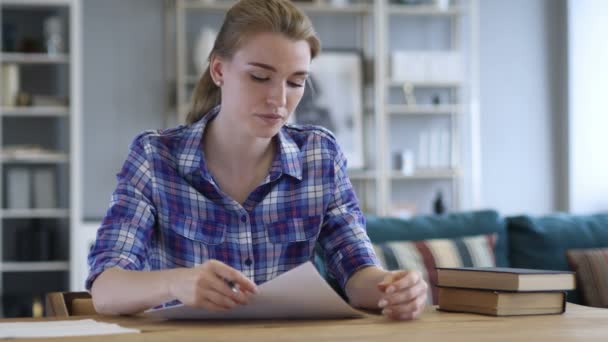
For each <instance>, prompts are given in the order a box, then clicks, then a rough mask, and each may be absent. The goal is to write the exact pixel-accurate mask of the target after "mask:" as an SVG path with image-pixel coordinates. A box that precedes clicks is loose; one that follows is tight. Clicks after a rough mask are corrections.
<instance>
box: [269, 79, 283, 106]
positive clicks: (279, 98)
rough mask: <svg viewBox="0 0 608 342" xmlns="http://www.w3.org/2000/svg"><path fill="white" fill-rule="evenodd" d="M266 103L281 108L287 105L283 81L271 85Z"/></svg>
mask: <svg viewBox="0 0 608 342" xmlns="http://www.w3.org/2000/svg"><path fill="white" fill-rule="evenodd" d="M268 103H269V104H271V105H273V106H275V107H276V108H283V107H285V106H286V105H287V88H286V86H285V84H284V83H281V84H279V85H276V86H273V87H272V89H271V90H270V94H269V95H268Z"/></svg>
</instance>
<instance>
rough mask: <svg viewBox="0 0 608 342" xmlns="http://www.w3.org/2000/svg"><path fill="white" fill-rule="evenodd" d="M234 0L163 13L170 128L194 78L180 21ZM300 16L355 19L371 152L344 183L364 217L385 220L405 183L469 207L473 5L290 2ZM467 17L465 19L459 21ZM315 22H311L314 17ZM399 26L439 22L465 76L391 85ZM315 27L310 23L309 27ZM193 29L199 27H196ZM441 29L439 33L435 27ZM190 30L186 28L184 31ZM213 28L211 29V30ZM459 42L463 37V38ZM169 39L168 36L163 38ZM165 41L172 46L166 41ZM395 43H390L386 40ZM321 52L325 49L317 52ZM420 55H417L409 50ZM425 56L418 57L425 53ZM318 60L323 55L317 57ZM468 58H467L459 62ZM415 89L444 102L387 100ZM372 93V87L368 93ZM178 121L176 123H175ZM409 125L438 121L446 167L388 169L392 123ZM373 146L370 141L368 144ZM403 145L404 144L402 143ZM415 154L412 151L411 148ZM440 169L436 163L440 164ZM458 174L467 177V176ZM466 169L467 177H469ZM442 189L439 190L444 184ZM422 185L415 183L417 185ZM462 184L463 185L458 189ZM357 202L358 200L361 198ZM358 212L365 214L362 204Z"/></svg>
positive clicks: (194, 1)
mask: <svg viewBox="0 0 608 342" xmlns="http://www.w3.org/2000/svg"><path fill="white" fill-rule="evenodd" d="M234 3H235V1H223V0H216V1H213V0H176V1H175V7H172V8H171V10H170V11H168V12H167V13H168V15H173V16H174V18H175V23H176V25H175V27H176V36H175V40H174V41H175V42H176V45H175V48H173V47H172V46H171V45H169V47H170V48H172V50H171V51H169V53H173V54H175V65H174V66H172V68H173V67H174V69H175V73H176V75H175V80H176V83H175V84H176V94H177V101H176V102H177V103H178V104H179V105H178V106H177V107H178V108H171V109H170V112H172V113H175V112H176V113H177V114H175V115H176V116H177V119H175V118H174V119H173V120H168V121H169V122H178V123H182V122H184V118H185V113H186V112H187V109H188V103H189V91H190V90H191V89H192V88H193V87H194V86H195V85H196V83H197V82H198V79H199V76H198V75H194V74H192V72H190V71H188V70H191V69H190V68H189V67H188V63H189V58H188V56H190V55H191V53H192V46H189V44H190V43H189V42H188V40H187V39H188V38H187V35H188V34H191V33H192V32H189V33H188V31H187V27H188V26H187V22H188V20H191V18H190V16H189V14H191V13H192V12H193V11H197V12H196V13H198V12H206V13H207V14H215V15H219V16H221V15H222V14H223V13H224V12H225V11H226V10H228V9H229V8H230V6H232V5H233V4H234ZM296 4H297V5H298V6H299V7H300V8H301V9H303V10H304V11H305V12H306V13H307V14H309V15H310V16H311V17H312V16H318V15H322V16H335V17H336V18H338V17H340V18H342V17H343V16H351V17H353V18H354V20H356V25H355V27H354V28H353V29H354V30H358V33H357V37H358V39H359V42H358V43H357V44H358V45H357V46H355V47H354V48H355V49H357V50H362V51H363V55H364V56H365V58H366V62H367V63H366V64H367V65H370V66H372V68H373V71H372V72H370V73H369V74H371V76H372V80H368V82H370V83H371V84H369V83H368V84H366V86H368V88H369V89H371V90H372V93H373V94H372V96H371V97H367V98H366V99H365V100H364V111H363V112H364V117H366V119H365V120H366V121H365V122H366V123H367V124H372V125H373V129H372V132H371V133H370V132H365V131H364V134H365V137H364V141H365V142H366V144H373V146H375V148H374V149H373V150H372V151H369V150H371V149H366V158H365V159H366V161H368V162H369V164H371V165H369V164H368V165H367V167H368V168H367V169H364V170H356V169H355V170H349V171H348V174H349V178H350V180H351V181H352V182H353V184H354V185H355V188H356V189H364V190H363V192H364V193H365V194H364V195H363V196H360V200H361V201H362V202H367V203H368V204H371V206H369V205H368V206H367V208H368V209H371V210H370V211H371V212H373V213H376V214H380V215H386V214H389V213H390V207H391V203H392V201H393V197H394V192H395V191H397V190H396V189H397V188H399V186H397V185H402V184H409V183H408V182H411V183H415V182H423V183H424V184H426V183H429V182H430V183H432V182H445V183H448V184H449V192H450V193H451V196H450V197H449V202H450V203H449V204H450V210H459V209H464V208H467V207H470V206H471V203H472V202H474V201H470V200H469V199H470V198H471V197H474V195H472V194H470V193H467V194H465V193H464V192H468V191H474V190H473V188H475V187H476V185H475V184H474V182H475V181H476V180H475V179H476V177H474V176H473V174H475V172H476V169H475V167H476V165H478V162H476V161H475V160H474V159H475V158H476V157H478V154H476V153H474V152H473V151H472V147H471V146H470V142H469V143H467V141H470V140H474V139H473V138H470V135H471V134H475V132H477V130H476V129H475V128H474V127H471V126H470V125H472V124H473V123H472V122H474V121H475V120H472V119H471V117H475V116H476V115H478V113H477V112H476V111H477V110H478V109H477V106H475V99H476V98H477V92H478V84H477V83H478V81H477V79H476V76H475V75H476V74H475V70H476V69H477V66H476V65H475V64H476V63H477V61H478V59H477V58H476V54H477V50H476V49H477V42H476V39H477V34H478V32H477V30H478V29H477V28H476V26H475V24H476V23H477V18H476V17H477V15H478V14H477V13H478V10H477V8H478V6H479V5H478V0H453V1H451V6H450V7H448V8H446V9H442V8H439V7H438V6H435V5H433V4H432V3H431V4H429V2H425V4H422V5H405V4H403V5H402V4H395V3H393V2H392V1H389V0H368V1H365V0H357V1H351V2H350V3H349V4H347V5H345V6H340V7H336V6H334V5H332V3H331V1H324V0H315V1H312V2H297V3H296ZM465 18H466V20H465ZM313 19H314V18H313ZM399 20H406V21H415V22H423V21H424V20H429V21H432V22H437V21H446V22H448V23H449V24H448V25H447V27H449V28H450V32H449V33H448V35H449V46H446V47H442V49H443V50H446V51H450V52H453V53H456V54H457V55H458V56H459V57H463V58H462V60H463V61H464V63H468V64H467V67H466V68H465V69H466V70H465V75H464V76H463V78H462V79H460V80H458V81H456V80H453V79H450V80H448V79H446V80H441V79H437V78H436V77H434V78H433V79H432V80H426V81H420V80H417V81H414V80H412V81H408V80H401V79H395V78H393V77H392V76H391V74H390V70H389V69H390V56H391V52H392V49H393V47H392V46H391V44H392V41H391V38H394V37H393V36H394V35H399V32H391V31H394V30H395V27H391V23H392V22H393V21H399ZM313 21H314V20H313ZM200 25H201V26H202V25H204V23H203V22H201V23H200ZM429 27H430V26H427V25H420V26H419V27H417V28H416V29H417V30H420V32H421V33H424V31H425V30H427V29H429ZM442 27H445V26H442ZM189 29H190V30H191V29H192V27H190V28H189ZM216 29H217V27H216ZM319 33H320V35H321V40H322V42H323V41H324V38H323V32H319ZM463 35H466V37H465V36H463ZM169 38H171V37H169ZM169 38H168V39H167V41H168V42H172V39H169ZM393 40H394V39H393ZM324 47H327V45H324ZM414 51H416V52H421V51H420V50H414ZM424 51H425V50H422V52H424ZM428 51H429V52H431V51H437V47H436V46H435V47H434V48H429V49H428ZM321 53H323V52H321ZM467 56H471V58H466V57H467ZM405 85H407V86H408V87H410V88H412V89H414V91H416V92H427V93H428V92H435V91H442V92H444V93H448V94H449V98H450V99H451V100H450V101H442V102H441V104H438V105H434V104H427V103H417V104H416V105H408V104H402V103H393V102H392V101H390V100H389V98H391V96H393V97H394V94H396V93H397V92H399V93H401V92H402V91H403V88H404V86H405ZM370 86H371V87H370ZM180 116H181V117H180ZM408 120H411V121H412V122H417V123H416V124H417V125H420V122H421V121H424V120H443V121H441V122H449V129H448V132H449V136H450V148H449V163H448V164H449V165H445V166H444V167H437V168H429V167H420V168H417V169H415V170H414V172H413V173H412V174H408V175H404V174H402V173H401V172H400V171H395V170H393V165H392V153H394V152H393V149H395V148H400V146H394V145H392V144H391V143H392V142H391V137H390V135H391V133H390V132H391V128H392V127H395V125H397V124H398V123H399V122H404V121H407V122H409V121H408ZM370 139H374V141H370ZM405 140H407V139H405ZM413 150H414V151H415V152H416V153H417V152H418V149H416V148H413ZM441 165H443V164H441ZM464 170H467V171H466V172H465V171H464ZM469 170H470V172H469ZM445 183H442V184H445ZM421 184H422V183H421ZM463 184H466V185H467V186H463ZM432 191H434V189H433V190H432ZM362 197H363V198H362ZM363 207H366V206H365V205H363Z"/></svg>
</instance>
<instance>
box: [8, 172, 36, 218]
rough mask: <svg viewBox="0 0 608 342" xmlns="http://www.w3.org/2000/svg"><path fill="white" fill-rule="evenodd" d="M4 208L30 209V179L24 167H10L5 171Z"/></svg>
mask: <svg viewBox="0 0 608 342" xmlns="http://www.w3.org/2000/svg"><path fill="white" fill-rule="evenodd" d="M6 191H7V193H6V202H7V203H6V207H7V208H9V209H25V208H30V207H31V203H32V202H31V177H30V170H29V169H28V168H26V167H11V168H7V170H6Z"/></svg>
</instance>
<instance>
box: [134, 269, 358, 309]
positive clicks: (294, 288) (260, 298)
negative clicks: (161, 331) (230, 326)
mask: <svg viewBox="0 0 608 342" xmlns="http://www.w3.org/2000/svg"><path fill="white" fill-rule="evenodd" d="M258 290H259V291H260V293H259V294H257V295H254V296H253V297H252V300H251V301H250V302H249V304H248V305H243V306H238V307H236V308H234V309H232V310H230V311H225V312H210V311H207V310H205V309H200V308H193V307H188V306H185V305H176V306H173V307H168V308H162V309H156V310H148V311H146V313H145V315H146V316H150V317H159V318H167V319H322V318H351V317H361V316H362V314H361V313H360V312H359V311H357V310H355V309H353V308H352V307H351V306H350V305H348V303H346V302H345V301H344V300H343V299H342V298H341V297H340V296H339V295H338V294H336V293H335V292H334V290H333V289H332V288H331V287H330V286H329V285H328V284H327V283H326V282H325V280H324V279H323V278H322V277H321V275H319V273H318V272H317V270H316V269H315V267H314V266H313V265H312V263H310V262H307V263H305V264H302V265H300V266H298V267H296V268H294V269H292V270H290V271H289V272H285V273H283V274H281V275H280V276H278V277H276V278H274V279H272V280H270V281H268V282H266V283H264V284H262V285H260V286H259V287H258Z"/></svg>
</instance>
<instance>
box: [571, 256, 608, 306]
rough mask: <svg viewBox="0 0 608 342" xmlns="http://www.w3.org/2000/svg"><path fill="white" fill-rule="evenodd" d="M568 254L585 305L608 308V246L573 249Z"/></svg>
mask: <svg viewBox="0 0 608 342" xmlns="http://www.w3.org/2000/svg"><path fill="white" fill-rule="evenodd" d="M566 256H567V257H568V263H569V264H570V268H572V270H573V271H574V272H576V280H577V282H578V287H579V288H580V291H581V292H582V294H583V300H584V303H585V305H589V306H595V307H598V308H608V248H593V249H571V250H568V251H567V252H566Z"/></svg>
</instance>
